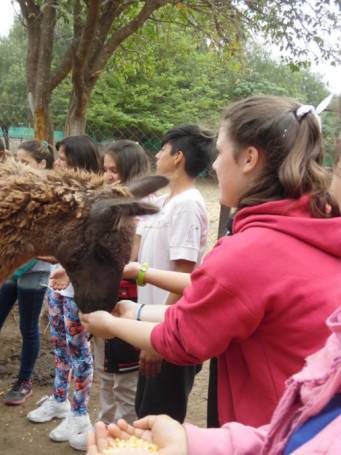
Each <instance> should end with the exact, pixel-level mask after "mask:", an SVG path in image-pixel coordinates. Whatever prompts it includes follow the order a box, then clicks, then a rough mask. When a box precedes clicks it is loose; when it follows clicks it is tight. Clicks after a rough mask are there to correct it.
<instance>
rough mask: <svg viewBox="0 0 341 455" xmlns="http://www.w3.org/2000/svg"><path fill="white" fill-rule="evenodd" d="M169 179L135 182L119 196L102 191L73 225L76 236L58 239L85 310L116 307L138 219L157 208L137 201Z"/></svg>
mask: <svg viewBox="0 0 341 455" xmlns="http://www.w3.org/2000/svg"><path fill="white" fill-rule="evenodd" d="M167 183H168V180H167V179H166V178H164V177H160V176H152V177H145V178H143V179H140V180H139V181H136V182H134V183H133V184H131V185H130V186H129V187H128V188H127V190H128V191H123V192H122V194H121V195H118V194H115V192H114V193H113V192H112V191H109V190H108V189H105V188H103V189H101V190H98V191H97V192H96V193H95V194H94V195H93V197H92V199H91V202H90V207H89V212H88V216H87V217H85V218H84V219H81V220H80V221H79V223H78V224H74V230H73V232H71V235H74V236H75V237H74V240H72V242H70V239H69V238H65V239H62V240H61V241H60V243H59V245H58V249H57V257H58V259H59V260H60V262H61V263H62V265H63V266H64V267H65V269H66V272H67V273H68V275H69V277H70V280H71V282H72V284H73V287H74V291H75V301H76V303H77V305H78V307H79V308H80V309H81V311H82V312H84V313H86V312H91V311H95V310H100V309H101V310H107V311H112V309H113V307H114V306H115V303H116V301H117V297H118V290H119V282H120V278H121V274H122V270H123V267H124V265H125V264H127V263H128V262H129V259H130V254H131V246H132V241H133V236H134V232H135V224H136V217H137V216H142V215H148V214H153V213H156V212H157V210H158V209H157V208H156V207H155V206H152V205H150V204H147V203H145V202H143V201H138V199H141V198H143V197H145V196H147V195H148V194H151V193H153V192H155V191H156V190H158V189H159V188H162V187H163V186H165V185H166V184H167ZM71 244H72V246H71Z"/></svg>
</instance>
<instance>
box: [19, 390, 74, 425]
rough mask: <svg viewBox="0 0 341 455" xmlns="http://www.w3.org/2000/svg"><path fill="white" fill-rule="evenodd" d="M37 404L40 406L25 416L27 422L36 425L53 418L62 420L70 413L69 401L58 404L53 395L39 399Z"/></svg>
mask: <svg viewBox="0 0 341 455" xmlns="http://www.w3.org/2000/svg"><path fill="white" fill-rule="evenodd" d="M37 404H40V406H39V407H38V408H37V409H34V410H33V411H30V412H29V413H28V414H27V418H28V420H30V421H31V422H36V423H43V422H49V421H50V420H52V419H53V418H55V417H56V418H58V419H63V418H64V417H66V416H67V414H68V412H69V411H70V408H71V406H70V402H69V400H66V401H63V402H62V403H60V402H59V401H57V400H56V399H55V398H54V396H53V395H51V396H50V397H48V396H47V395H46V396H44V397H43V398H41V399H40V400H39V401H38V402H37Z"/></svg>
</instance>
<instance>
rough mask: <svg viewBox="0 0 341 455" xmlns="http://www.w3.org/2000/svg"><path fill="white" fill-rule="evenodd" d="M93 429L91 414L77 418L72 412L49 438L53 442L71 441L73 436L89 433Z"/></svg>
mask: <svg viewBox="0 0 341 455" xmlns="http://www.w3.org/2000/svg"><path fill="white" fill-rule="evenodd" d="M91 429H92V425H91V421H90V417H89V414H85V415H81V416H75V415H73V414H72V412H69V414H68V415H67V417H66V418H65V419H64V420H63V421H62V423H60V424H59V425H58V427H57V428H55V429H54V430H52V431H51V432H50V434H49V437H50V439H52V441H56V442H63V441H70V439H71V437H72V436H76V435H78V434H80V433H88V432H89V431H90V430H91ZM75 448H76V447H75ZM78 450H82V449H78Z"/></svg>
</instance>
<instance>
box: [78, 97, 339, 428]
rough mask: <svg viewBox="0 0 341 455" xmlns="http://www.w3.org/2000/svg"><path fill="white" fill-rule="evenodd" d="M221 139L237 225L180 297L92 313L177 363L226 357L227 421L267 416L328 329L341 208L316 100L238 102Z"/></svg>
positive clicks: (227, 193) (99, 326)
mask: <svg viewBox="0 0 341 455" xmlns="http://www.w3.org/2000/svg"><path fill="white" fill-rule="evenodd" d="M217 149H218V157H217V159H216V160H215V162H214V164H213V168H214V170H215V171H216V173H217V176H218V182H219V190H220V202H221V203H222V204H223V205H226V206H228V207H236V208H237V214H236V216H235V219H234V224H233V232H234V235H233V236H231V237H225V238H222V239H221V240H219V241H218V243H217V245H216V246H215V248H214V249H213V250H212V251H211V252H210V253H209V254H208V255H207V256H206V258H205V260H204V262H203V264H202V266H201V267H199V268H198V269H197V270H196V271H195V272H194V273H193V274H192V275H191V285H190V286H189V287H187V288H186V289H185V291H184V295H183V297H182V299H181V300H179V301H178V303H177V304H176V305H173V306H171V307H169V308H167V309H166V310H165V309H163V308H159V309H158V308H157V307H155V306H153V308H149V306H148V305H146V306H144V307H143V308H138V311H137V312H136V314H135V313H133V312H132V311H130V310H129V305H127V306H124V305H123V309H122V310H119V311H120V313H121V314H122V313H123V315H124V316H125V317H126V318H122V317H121V318H117V317H114V316H112V315H109V314H107V313H105V312H95V313H92V314H88V315H83V316H82V322H83V324H84V325H85V326H86V328H87V329H88V330H89V331H90V332H92V333H94V334H95V335H99V336H103V337H108V338H111V337H113V336H118V337H120V338H122V339H124V340H126V341H127V342H130V343H131V344H134V345H136V346H138V347H140V348H142V349H145V350H150V351H151V352H157V353H159V354H160V355H161V356H162V357H164V358H165V359H166V360H167V361H169V362H172V363H176V364H179V365H191V364H192V365H195V364H198V363H200V362H202V361H204V360H206V359H209V358H211V357H214V356H216V357H218V411H219V421H220V424H224V423H226V422H228V421H237V422H240V423H243V424H246V425H252V426H260V425H263V424H265V423H267V422H269V421H270V417H271V415H272V413H273V410H274V408H275V406H276V404H277V402H278V400H279V398H280V396H281V394H282V392H283V390H284V382H285V380H286V379H287V378H288V377H289V376H290V375H292V374H293V373H294V372H296V371H298V370H300V369H301V368H302V366H303V361H304V358H305V357H306V356H308V355H309V354H311V353H312V352H314V351H316V350H318V349H320V348H321V347H322V345H323V342H324V340H325V339H326V337H327V329H326V327H325V325H324V321H325V319H326V317H327V316H328V315H329V314H330V313H331V312H332V311H333V310H335V309H336V308H337V307H338V305H339V303H340V301H341V287H340V285H339V283H340V280H341V218H340V217H339V210H338V207H337V205H336V203H335V201H334V200H333V199H332V197H331V196H330V195H329V194H328V191H327V188H328V186H329V175H328V174H327V173H326V171H325V170H324V168H323V167H322V161H323V152H322V148H321V133H320V125H319V121H318V118H317V117H316V115H315V113H314V110H313V108H312V107H311V106H301V105H300V104H299V103H298V102H296V101H294V100H291V99H287V98H281V97H270V96H264V97H251V98H248V99H245V100H242V101H239V102H237V103H234V104H232V105H231V106H230V107H229V108H228V109H227V111H226V112H225V115H224V118H223V121H222V124H221V127H220V130H219V135H218V139H217ZM145 269H146V267H145V266H144V267H143V269H142V271H139V276H138V282H139V284H141V282H143V278H144V279H145V280H147V281H148V272H149V271H148V270H147V271H145ZM150 273H152V271H151V272H150ZM163 312H164V315H163V314H162V313H163ZM156 313H157V314H156ZM129 317H130V318H135V317H136V318H137V319H139V321H134V320H129V319H128V318H129ZM163 317H164V322H163V323H161V324H157V323H152V322H141V320H142V321H158V320H162V319H163Z"/></svg>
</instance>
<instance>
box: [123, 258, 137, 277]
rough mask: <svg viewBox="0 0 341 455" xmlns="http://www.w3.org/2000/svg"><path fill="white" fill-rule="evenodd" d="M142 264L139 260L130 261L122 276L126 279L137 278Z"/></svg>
mask: <svg viewBox="0 0 341 455" xmlns="http://www.w3.org/2000/svg"><path fill="white" fill-rule="evenodd" d="M140 268H141V265H140V264H139V263H138V262H133V261H131V262H128V264H127V265H126V266H125V267H124V269H123V274H122V278H124V279H126V280H135V279H136V277H137V274H138V273H139V270H140Z"/></svg>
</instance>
